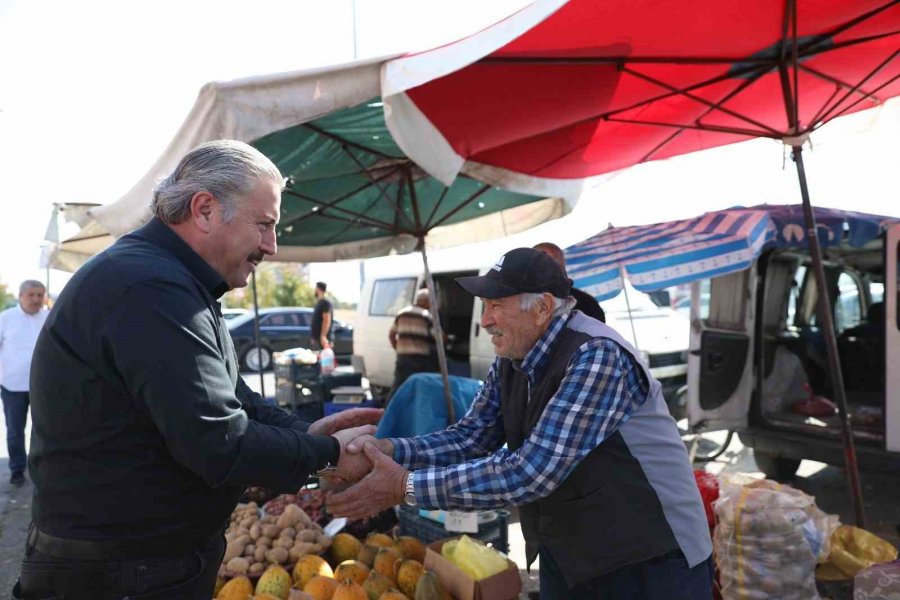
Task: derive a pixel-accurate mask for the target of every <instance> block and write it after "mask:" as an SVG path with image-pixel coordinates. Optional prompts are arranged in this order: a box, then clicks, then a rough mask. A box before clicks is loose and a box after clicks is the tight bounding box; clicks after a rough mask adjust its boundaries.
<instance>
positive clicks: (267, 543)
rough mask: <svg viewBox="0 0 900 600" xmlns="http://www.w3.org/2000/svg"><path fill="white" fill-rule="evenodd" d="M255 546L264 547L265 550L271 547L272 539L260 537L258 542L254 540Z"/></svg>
mask: <svg viewBox="0 0 900 600" xmlns="http://www.w3.org/2000/svg"><path fill="white" fill-rule="evenodd" d="M256 545H257V546H265V547H266V548H271V547H272V538H270V537H266V536H260V538H259V539H258V540H256Z"/></svg>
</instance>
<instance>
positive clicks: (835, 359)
mask: <svg viewBox="0 0 900 600" xmlns="http://www.w3.org/2000/svg"><path fill="white" fill-rule="evenodd" d="M791 149H792V151H793V158H794V163H795V164H796V165H797V176H798V177H799V179H800V194H801V196H802V198H803V215H804V216H805V218H806V237H807V242H808V244H809V251H810V254H811V255H812V260H813V272H814V273H815V277H816V290H817V291H818V295H819V316H820V317H821V328H822V333H823V335H824V337H825V347H826V349H827V350H828V368H829V369H830V370H831V382H832V388H833V391H834V395H835V400H836V401H837V406H838V414H839V416H840V421H841V436H842V438H843V442H844V467H845V470H846V473H847V483H848V485H849V486H850V494H851V496H852V499H853V508H854V510H855V512H856V526H857V527H860V528H862V529H865V528H866V514H865V509H864V508H863V499H862V487H861V486H860V483H859V466H858V464H857V462H856V446H855V444H854V442H853V431H852V430H851V428H850V414H849V412H848V411H847V395H846V392H845V391H844V376H843V373H842V371H841V359H840V356H839V355H838V347H837V336H836V335H835V329H834V317H833V313H832V312H831V300H830V299H829V297H828V288H827V286H826V282H825V267H824V266H823V264H822V250H821V248H820V247H819V235H818V230H817V228H816V216H815V214H814V213H813V210H812V204H811V203H810V200H809V189H808V188H807V185H806V171H805V170H804V168H803V147H802V145H801V144H799V143H797V144H794V145H792V146H791Z"/></svg>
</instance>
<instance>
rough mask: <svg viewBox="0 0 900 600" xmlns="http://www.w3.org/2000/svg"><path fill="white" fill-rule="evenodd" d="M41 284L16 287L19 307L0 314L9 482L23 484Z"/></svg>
mask: <svg viewBox="0 0 900 600" xmlns="http://www.w3.org/2000/svg"><path fill="white" fill-rule="evenodd" d="M45 295H46V294H45V289H44V284H42V283H41V282H40V281H35V280H33V279H29V280H28V281H23V282H22V285H21V286H19V305H18V306H14V307H12V308H10V309H7V310H5V311H3V312H2V313H0V396H2V397H3V414H4V415H5V416H6V447H7V449H8V450H9V470H10V473H11V475H10V478H9V482H10V483H11V484H13V485H22V484H23V483H25V461H26V455H25V421H26V419H27V417H28V390H29V389H30V387H29V380H28V379H29V374H30V373H31V355H32V354H33V353H34V344H35V342H37V338H38V334H39V333H40V332H41V327H43V326H44V321H46V320H47V310H46V309H44V299H45Z"/></svg>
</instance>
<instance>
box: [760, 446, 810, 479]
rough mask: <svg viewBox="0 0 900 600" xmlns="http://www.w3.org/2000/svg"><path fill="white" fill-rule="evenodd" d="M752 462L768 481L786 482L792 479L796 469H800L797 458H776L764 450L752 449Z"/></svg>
mask: <svg viewBox="0 0 900 600" xmlns="http://www.w3.org/2000/svg"><path fill="white" fill-rule="evenodd" d="M753 460H754V461H756V466H757V467H758V468H759V470H760V471H762V472H763V473H764V474H765V476H766V477H768V478H769V479H774V480H775V481H787V480H790V479H793V478H794V475H796V474H797V469H798V468H799V467H800V459H799V458H788V457H786V456H778V455H777V454H773V453H772V452H766V451H765V450H758V449H756V448H754V449H753Z"/></svg>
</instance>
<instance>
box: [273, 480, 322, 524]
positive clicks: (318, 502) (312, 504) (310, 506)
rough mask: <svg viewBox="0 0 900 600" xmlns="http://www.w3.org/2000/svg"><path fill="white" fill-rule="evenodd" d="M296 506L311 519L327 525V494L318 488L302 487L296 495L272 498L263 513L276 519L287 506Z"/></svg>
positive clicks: (282, 495)
mask: <svg viewBox="0 0 900 600" xmlns="http://www.w3.org/2000/svg"><path fill="white" fill-rule="evenodd" d="M289 504H294V505H296V506H298V507H300V508H301V509H303V512H305V513H306V514H308V515H309V518H310V519H312V520H313V521H315V522H316V523H319V524H322V525H324V524H325V521H326V520H327V517H326V516H325V510H324V506H325V492H323V491H322V490H320V489H318V488H307V487H302V488H300V489H299V490H297V493H296V494H281V495H280V496H276V497H275V498H272V499H271V500H269V501H268V502H266V504H265V505H264V506H263V511H264V512H265V513H266V514H267V515H275V516H276V517H277V516H278V515H280V514H281V513H283V512H284V509H285V507H286V506H287V505H289Z"/></svg>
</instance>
